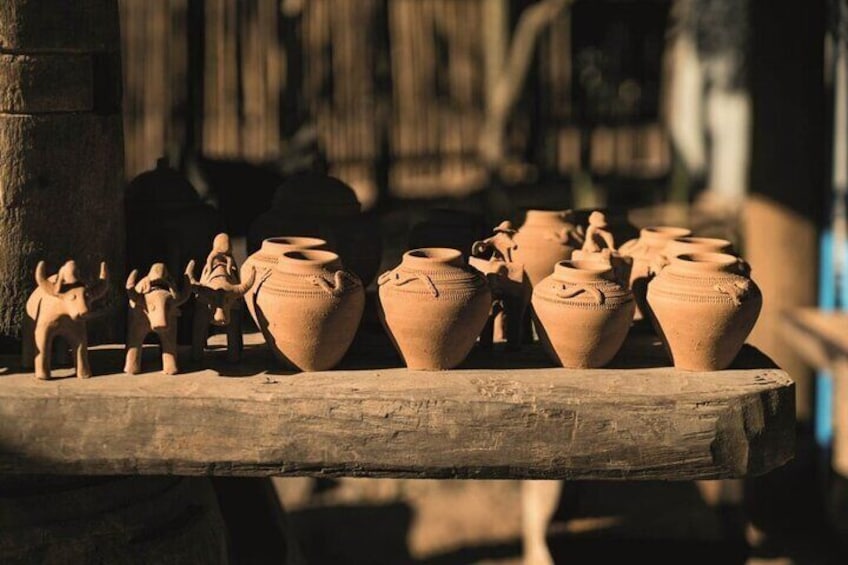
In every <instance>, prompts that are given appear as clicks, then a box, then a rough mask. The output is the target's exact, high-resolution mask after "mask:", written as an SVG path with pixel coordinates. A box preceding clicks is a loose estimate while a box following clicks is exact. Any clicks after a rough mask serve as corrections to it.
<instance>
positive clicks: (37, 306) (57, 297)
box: [21, 261, 109, 379]
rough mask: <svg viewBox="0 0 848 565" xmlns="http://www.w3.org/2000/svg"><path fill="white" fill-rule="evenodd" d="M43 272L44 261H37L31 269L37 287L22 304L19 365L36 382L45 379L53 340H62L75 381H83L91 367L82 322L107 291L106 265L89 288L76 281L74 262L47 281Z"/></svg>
mask: <svg viewBox="0 0 848 565" xmlns="http://www.w3.org/2000/svg"><path fill="white" fill-rule="evenodd" d="M45 270H46V267H45V264H44V261H39V263H38V266H37V267H36V268H35V282H36V284H37V285H38V286H37V287H36V288H35V290H34V291H33V292H32V294H31V295H30V297H29V299H28V300H27V303H26V316H24V323H23V351H22V360H21V363H22V365H23V367H24V368H26V369H34V372H35V376H36V377H38V378H39V379H49V378H50V368H51V367H50V365H51V356H52V352H53V340H54V339H55V338H56V337H62V338H64V339H65V341H67V342H68V343H69V344H70V346H71V348H72V349H73V350H74V357H75V362H76V374H77V377H79V378H81V379H86V378H88V377H90V376H91V367H90V365H89V363H88V336H87V334H86V327H85V321H86V318H87V317H88V315H89V313H90V312H91V307H92V304H93V303H94V302H95V301H96V300H98V299H100V298H102V297H103V296H104V295H105V294H106V291H107V290H108V288H109V282H108V277H109V274H108V270H107V269H106V263H101V264H100V278H99V279H98V280H97V281H96V282H94V283H92V284H89V285H86V284H85V283H83V282H82V281H81V280H80V278H79V274H78V272H77V265H76V263H75V262H74V261H67V262H66V263H65V264H64V265H62V268H61V269H59V272H58V273H56V274H55V275H52V276H50V277H47V276H46V274H45Z"/></svg>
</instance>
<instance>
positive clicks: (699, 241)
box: [666, 236, 733, 256]
mask: <svg viewBox="0 0 848 565" xmlns="http://www.w3.org/2000/svg"><path fill="white" fill-rule="evenodd" d="M666 250H667V254H668V255H670V256H676V255H684V254H686V253H728V254H730V253H731V252H732V251H733V245H732V244H731V243H730V242H729V241H727V240H726V239H719V238H717V237H692V236H686V237H677V238H674V239H673V240H671V241H670V242H669V243H668V247H667V248H666Z"/></svg>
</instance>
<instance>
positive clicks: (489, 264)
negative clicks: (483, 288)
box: [468, 222, 533, 349]
mask: <svg viewBox="0 0 848 565" xmlns="http://www.w3.org/2000/svg"><path fill="white" fill-rule="evenodd" d="M515 233H516V230H514V229H512V225H511V224H510V223H509V222H501V223H500V224H499V225H498V226H497V227H495V229H494V235H492V236H491V237H489V238H487V239H484V240H482V241H477V242H475V243H474V245H473V246H472V248H471V255H472V256H471V257H470V258H469V259H468V264H469V265H470V266H472V267H474V268H475V269H477V270H478V271H480V272H481V273H483V274H484V275H485V276H486V279H487V280H488V281H489V286H490V288H491V290H492V299H493V302H492V310H491V312H490V314H489V321H488V322H487V323H486V326H485V327H484V328H483V332H482V334H481V335H480V344H481V345H482V346H484V347H491V345H492V342H493V340H495V339H506V341H507V348H508V349H518V348H519V347H521V343H522V339H523V330H524V318H525V315H526V312H527V307H528V305H529V304H530V296H531V294H532V291H533V289H532V287H531V285H530V280H529V279H528V278H527V276H526V274H525V272H524V264H523V263H519V262H517V261H514V260H513V251H515V250H516V249H518V246H517V244H516V243H515V241H514V240H513V236H514V235H515Z"/></svg>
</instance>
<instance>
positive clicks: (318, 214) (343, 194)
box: [248, 173, 382, 286]
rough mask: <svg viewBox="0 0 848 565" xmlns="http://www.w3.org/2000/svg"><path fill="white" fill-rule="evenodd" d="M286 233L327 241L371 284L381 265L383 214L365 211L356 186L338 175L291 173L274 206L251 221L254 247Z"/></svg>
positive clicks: (250, 238) (250, 246)
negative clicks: (342, 179) (380, 219)
mask: <svg viewBox="0 0 848 565" xmlns="http://www.w3.org/2000/svg"><path fill="white" fill-rule="evenodd" d="M281 233H296V234H298V235H303V236H311V237H318V238H321V239H323V240H325V241H326V242H327V243H328V244H329V246H330V248H331V249H334V250H336V252H337V253H338V254H339V256H340V257H341V258H342V261H343V263H344V265H345V268H347V269H350V270H351V271H352V272H353V273H355V274H356V275H357V276H358V277H359V278H360V279H361V280H362V281H363V283H364V284H365V285H366V286H367V285H368V284H369V283H370V282H371V281H372V280H373V279H374V276H375V275H376V274H377V270H378V269H379V268H380V259H381V256H382V239H381V237H380V224H379V218H377V216H376V215H375V214H374V213H369V212H366V213H363V212H362V206H361V205H360V203H359V201H358V200H357V199H356V193H355V192H354V190H353V188H352V187H350V186H349V185H348V184H346V183H344V182H342V181H341V180H339V179H337V178H335V177H331V176H329V175H324V174H319V173H301V174H297V175H293V176H291V177H289V178H288V179H287V180H286V181H285V182H284V183H283V184H282V185H280V187H279V188H278V189H277V191H276V193H275V195H274V201H273V203H272V205H271V209H270V210H268V211H267V212H265V213H264V214H262V215H261V216H259V217H258V218H257V219H256V220H255V221H254V222H253V224H252V225H251V226H250V232H249V233H248V251H249V252H251V253H252V252H253V251H255V250H256V249H258V248H259V245H260V242H261V241H263V240H264V239H267V238H269V237H274V236H276V235H279V234H281Z"/></svg>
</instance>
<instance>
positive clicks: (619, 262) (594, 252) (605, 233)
mask: <svg viewBox="0 0 848 565" xmlns="http://www.w3.org/2000/svg"><path fill="white" fill-rule="evenodd" d="M588 223H589V225H588V226H587V227H586V236H585V239H584V240H583V245H582V246H581V248H580V249H575V250H574V253H573V254H572V259H574V260H575V261H583V260H590V261H597V260H600V261H604V262H606V263H609V265H610V267H612V272H613V277H614V278H615V280H616V281H618V282H619V283H621V285H622V286H625V287H627V286H629V280H630V269H631V268H632V266H633V259H632V258H630V257H623V256H622V255H621V253H619V252H618V250H617V249H616V247H615V238H614V237H613V234H612V232H611V231H610V229H609V224H608V223H607V218H606V215H605V214H604V213H603V212H600V211H598V210H595V211H594V212H592V213H591V214H589V217H588Z"/></svg>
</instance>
